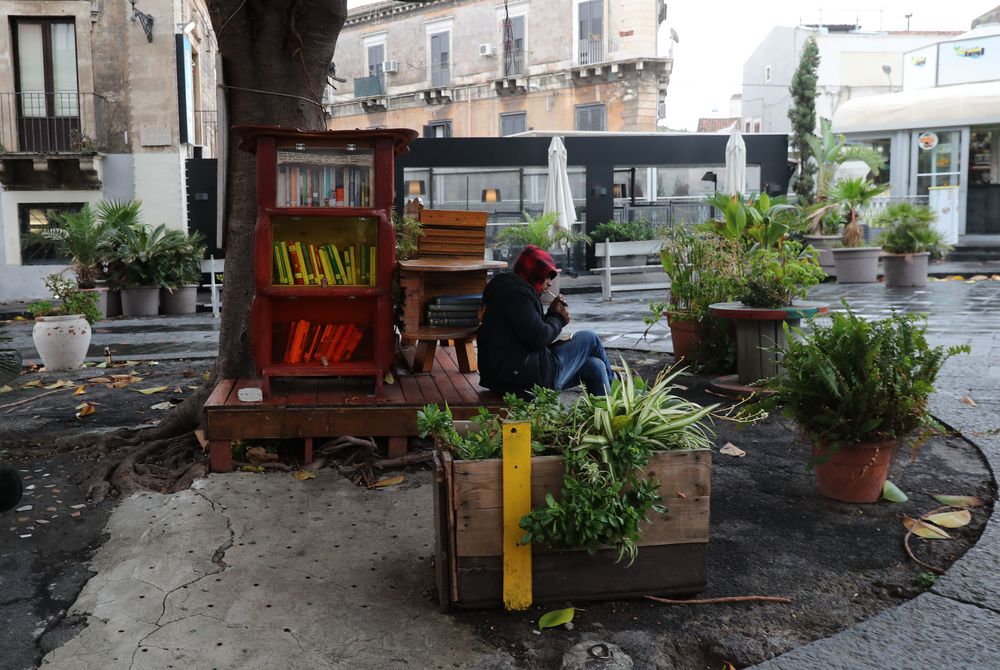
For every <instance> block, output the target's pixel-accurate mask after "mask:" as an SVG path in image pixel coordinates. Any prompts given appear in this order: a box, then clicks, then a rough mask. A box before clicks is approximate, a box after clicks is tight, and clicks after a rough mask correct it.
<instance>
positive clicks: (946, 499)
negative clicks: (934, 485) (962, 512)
mask: <svg viewBox="0 0 1000 670" xmlns="http://www.w3.org/2000/svg"><path fill="white" fill-rule="evenodd" d="M934 500H937V501H938V502H939V503H941V504H942V505H951V506H952V507H982V506H983V505H985V504H986V501H985V500H983V499H982V498H980V497H979V496H950V495H946V494H943V493H935V494H934Z"/></svg>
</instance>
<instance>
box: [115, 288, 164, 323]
mask: <svg viewBox="0 0 1000 670" xmlns="http://www.w3.org/2000/svg"><path fill="white" fill-rule="evenodd" d="M121 294H122V316H156V315H157V314H159V313H160V287H159V286H133V287H131V288H123V289H122V290H121Z"/></svg>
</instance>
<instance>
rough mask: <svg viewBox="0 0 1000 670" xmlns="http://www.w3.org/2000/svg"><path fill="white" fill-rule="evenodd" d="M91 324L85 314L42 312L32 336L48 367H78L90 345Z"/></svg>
mask: <svg viewBox="0 0 1000 670" xmlns="http://www.w3.org/2000/svg"><path fill="white" fill-rule="evenodd" d="M90 336H91V333H90V324H89V323H87V320H86V319H85V318H83V315H82V314H69V315H66V316H40V317H38V318H36V319H35V327H34V329H33V330H32V331H31V339H32V340H33V341H34V343H35V349H36V350H37V351H38V355H39V357H40V358H41V359H42V364H43V365H44V366H45V369H46V370H49V371H52V372H56V371H60V370H77V369H79V368H80V367H81V366H82V365H83V361H84V359H85V358H86V357H87V348H88V347H90Z"/></svg>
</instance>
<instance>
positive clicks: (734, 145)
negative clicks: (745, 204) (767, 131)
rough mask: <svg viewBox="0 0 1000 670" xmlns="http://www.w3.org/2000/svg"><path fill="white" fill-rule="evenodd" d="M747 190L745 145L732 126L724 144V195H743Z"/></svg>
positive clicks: (741, 136)
mask: <svg viewBox="0 0 1000 670" xmlns="http://www.w3.org/2000/svg"><path fill="white" fill-rule="evenodd" d="M746 190H747V145H746V143H745V142H744V141H743V135H742V134H741V133H740V129H739V127H738V125H736V124H734V125H733V129H732V130H731V131H730V133H729V141H728V142H726V193H728V194H729V195H736V194H740V195H743V194H745V193H746Z"/></svg>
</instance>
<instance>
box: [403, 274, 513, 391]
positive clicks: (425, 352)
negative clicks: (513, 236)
mask: <svg viewBox="0 0 1000 670" xmlns="http://www.w3.org/2000/svg"><path fill="white" fill-rule="evenodd" d="M397 265H398V266H399V283H400V286H401V287H402V289H403V293H404V300H403V330H402V333H401V336H402V340H403V341H404V342H415V343H416V347H417V349H416V354H415V356H414V359H413V370H414V372H430V370H431V366H432V365H433V364H434V352H435V350H436V348H437V343H438V342H439V341H447V340H452V341H454V342H455V353H456V355H457V357H458V364H459V370H461V371H462V372H476V371H477V370H478V366H477V363H476V352H475V348H474V341H475V338H476V330H477V328H476V327H474V326H472V327H470V326H456V327H449V326H428V325H427V324H426V323H425V321H424V316H423V314H424V308H425V307H426V305H427V304H428V302H430V301H431V300H433V299H434V298H437V297H441V296H449V295H466V294H471V293H482V291H483V288H485V286H486V273H487V271H488V270H499V269H503V268H506V267H507V263H505V262H503V261H487V260H483V259H475V258H415V259H412V260H406V261H399V262H398V263H397Z"/></svg>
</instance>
